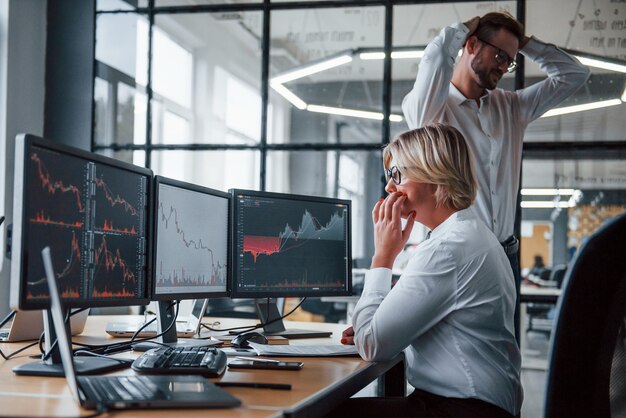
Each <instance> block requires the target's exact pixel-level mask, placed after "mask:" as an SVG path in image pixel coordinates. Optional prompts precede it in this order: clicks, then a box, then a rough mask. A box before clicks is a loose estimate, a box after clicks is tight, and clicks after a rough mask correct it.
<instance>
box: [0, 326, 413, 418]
mask: <svg viewBox="0 0 626 418" xmlns="http://www.w3.org/2000/svg"><path fill="white" fill-rule="evenodd" d="M125 318H127V317H124V316H90V317H89V320H88V322H87V327H86V329H85V332H84V333H83V335H81V336H80V337H74V341H77V342H85V343H89V344H107V343H111V342H117V341H122V340H121V339H117V338H116V339H114V338H111V337H103V335H105V334H104V327H105V324H106V322H109V321H120V320H124V319H125ZM219 321H220V323H221V324H220V327H222V328H227V327H230V326H235V325H241V324H242V323H243V324H244V325H245V323H246V321H242V320H233V319H222V318H220V319H219ZM207 322H211V319H210V318H207ZM247 322H248V323H249V322H254V321H247ZM286 326H287V327H288V328H289V326H293V327H297V328H310V329H320V330H330V331H333V336H332V339H328V338H324V339H314V340H291V343H292V344H302V345H306V344H319V343H324V342H326V343H328V342H331V341H332V343H338V342H339V339H340V338H341V331H343V329H344V328H345V325H341V324H321V323H308V322H307V323H290V322H286ZM23 346H24V344H22V343H3V344H0V348H1V349H2V350H3V351H4V352H5V353H11V352H13V351H15V350H17V349H18V348H20V347H23ZM38 353H39V350H38V349H37V348H35V347H33V348H31V349H29V350H27V351H26V352H25V354H20V355H18V356H17V357H15V358H14V359H11V360H9V361H4V360H2V359H0V415H3V416H19V415H22V416H23V415H29V416H58V415H62V416H68V415H69V416H78V415H81V414H82V415H85V414H87V412H88V411H86V410H83V409H81V408H80V407H79V406H78V405H77V403H76V402H74V400H73V399H72V397H71V394H70V392H69V389H68V387H67V384H66V381H65V379H64V378H46V377H29V376H16V375H15V374H14V373H13V372H12V368H13V367H15V366H16V365H18V364H21V363H26V362H29V361H34V360H33V359H31V358H29V357H28V355H30V354H38ZM137 355H138V354H136V353H132V352H126V353H121V354H118V355H117V356H118V357H123V358H133V357H136V356H137ZM403 358H404V357H403V355H402V354H401V355H399V356H398V357H397V358H395V359H393V360H391V361H387V362H378V363H369V362H365V361H363V360H361V359H360V358H358V357H326V358H320V357H315V358H313V357H306V358H299V359H298V360H299V361H302V362H304V368H303V369H302V370H299V371H276V370H271V371H270V370H238V371H230V370H227V371H226V373H225V374H224V375H223V376H222V377H221V378H217V379H212V380H214V381H217V380H221V381H225V382H231V381H246V382H250V381H257V382H272V383H291V385H292V390H291V391H276V390H270V389H247V388H227V389H226V390H228V392H230V393H232V394H233V395H234V396H236V397H237V398H239V399H240V400H241V401H242V406H241V407H238V408H233V409H220V410H219V412H217V411H216V412H215V414H216V415H219V416H220V417H278V416H289V417H292V416H322V415H324V414H325V413H327V412H329V411H330V410H332V409H333V408H334V407H335V406H337V405H338V404H340V403H341V402H342V401H343V400H344V399H347V398H349V397H350V396H351V395H353V394H355V393H356V392H358V391H359V390H361V389H362V388H364V387H365V386H367V385H368V384H369V383H370V382H372V381H374V380H376V379H377V378H379V377H383V379H381V380H380V381H379V390H380V392H382V393H381V394H388V395H400V394H404V390H405V379H404V362H403ZM133 373H134V372H133V371H132V370H130V369H125V370H123V371H119V372H116V374H119V375H132V374H133ZM207 413H208V412H207V410H206V409H203V410H185V412H184V414H185V417H186V418H187V417H206V415H207ZM172 414H173V413H172V411H168V410H144V411H141V410H132V411H119V412H115V413H112V415H114V416H133V417H150V418H156V417H161V416H163V417H171V416H172Z"/></svg>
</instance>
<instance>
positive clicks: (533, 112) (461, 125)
mask: <svg viewBox="0 0 626 418" xmlns="http://www.w3.org/2000/svg"><path fill="white" fill-rule="evenodd" d="M461 48H462V49H463V54H462V56H461V57H460V59H459V62H458V63H457V64H456V66H455V65H454V62H455V59H456V58H457V55H458V52H459V50H460V49H461ZM518 52H521V53H522V54H523V55H524V56H525V57H527V58H528V59H530V60H531V61H533V62H536V63H537V64H539V66H540V67H541V70H542V71H544V72H545V73H546V74H547V76H548V78H546V79H545V80H543V81H540V82H538V83H535V84H533V85H532V86H529V87H527V88H524V89H521V90H518V91H515V92H512V91H505V90H502V89H497V88H496V86H497V84H498V82H499V81H500V79H501V78H502V76H503V75H504V73H505V72H513V71H515V68H516V66H517V64H516V62H515V56H516V55H517V53H518ZM588 77H589V70H588V69H587V68H586V67H585V66H583V65H582V64H581V63H580V62H579V61H578V60H577V59H576V58H574V57H572V56H570V55H568V54H567V53H565V52H564V51H562V50H560V49H559V48H557V47H556V46H554V45H551V44H546V43H543V42H541V41H539V40H538V39H536V38H534V37H530V38H529V37H527V36H525V35H524V28H523V26H522V24H521V23H520V22H518V21H517V20H515V19H514V18H513V17H512V16H511V15H509V14H505V13H496V12H493V13H488V14H486V15H484V16H483V17H478V16H476V17H474V18H472V19H470V20H468V21H467V22H465V23H456V24H453V25H451V26H448V27H445V28H443V29H442V30H441V32H440V34H439V35H438V36H437V37H436V38H435V39H433V41H432V42H430V43H429V44H428V46H427V47H426V50H425V51H424V57H423V58H422V61H421V63H420V66H419V70H418V73H417V78H416V80H415V84H414V86H413V90H411V92H410V93H409V94H408V95H407V96H406V97H405V98H404V101H403V102H402V110H403V112H404V116H405V118H406V120H407V123H408V125H409V127H410V128H411V129H415V128H418V127H421V126H424V125H427V124H431V123H434V122H441V123H444V124H449V125H452V126H454V127H456V128H457V129H458V130H459V131H460V132H461V133H462V134H463V136H464V137H465V138H466V139H467V141H468V142H469V146H470V148H471V149H472V152H473V154H474V158H475V161H476V175H477V180H478V186H479V187H478V195H477V197H476V201H475V202H474V204H473V206H472V209H473V210H474V212H475V213H476V215H477V217H478V218H479V219H481V220H482V221H483V222H485V224H486V225H487V227H488V228H489V229H491V230H492V231H493V232H494V234H495V235H496V237H497V238H498V240H499V241H500V243H501V244H502V246H503V248H504V251H505V252H506V254H507V257H508V258H509V262H510V264H511V268H512V269H513V274H514V276H515V282H516V288H517V289H518V290H517V292H518V293H519V283H520V276H519V262H518V254H517V253H518V250H519V241H518V240H517V238H516V237H515V236H514V235H513V229H514V223H515V209H516V202H517V194H518V188H519V180H520V168H521V162H522V142H523V139H524V131H525V130H526V127H527V126H528V124H529V123H530V122H532V121H533V120H535V119H537V118H538V117H540V116H541V115H542V114H543V113H545V112H546V111H547V110H549V109H551V108H553V107H555V106H557V105H558V104H559V103H561V102H562V101H563V100H565V99H566V98H567V97H568V96H570V95H571V94H572V93H574V92H575V91H576V90H577V89H578V88H579V87H580V86H582V85H583V84H584V83H585V81H586V80H587V78H588ZM517 306H518V309H517V310H516V314H515V318H516V329H517V330H519V324H518V321H519V313H518V310H519V294H518V303H517Z"/></svg>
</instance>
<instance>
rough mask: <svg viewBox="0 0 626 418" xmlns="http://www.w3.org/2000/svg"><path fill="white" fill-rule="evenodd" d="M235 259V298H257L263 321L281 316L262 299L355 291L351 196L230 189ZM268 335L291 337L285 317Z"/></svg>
mask: <svg viewBox="0 0 626 418" xmlns="http://www.w3.org/2000/svg"><path fill="white" fill-rule="evenodd" d="M231 193H232V195H233V198H232V205H233V209H232V218H231V219H232V221H231V222H232V225H233V250H232V254H233V257H232V259H233V262H232V270H233V274H232V285H231V297H233V298H257V306H258V309H257V310H258V313H259V316H261V320H262V321H263V322H264V323H267V322H271V321H272V320H276V319H277V318H276V317H277V316H278V313H277V312H276V310H275V308H274V306H273V304H272V306H267V305H264V304H263V301H262V299H260V298H281V297H289V296H296V297H306V296H310V297H321V296H346V295H350V294H352V280H351V277H352V274H351V269H352V255H351V241H350V236H351V235H350V215H351V213H350V201H349V200H343V199H331V198H324V197H314V196H301V195H292V194H282V193H271V192H259V191H251V190H239V189H235V190H232V191H231ZM265 332H266V333H268V334H278V335H283V336H287V337H291V338H297V337H300V336H301V337H304V336H308V334H303V335H300V334H302V333H299V332H291V334H290V333H289V330H287V331H286V332H285V331H284V326H283V325H282V322H281V321H276V322H273V323H272V324H268V325H267V326H266V327H265Z"/></svg>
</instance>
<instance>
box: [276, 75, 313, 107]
mask: <svg viewBox="0 0 626 418" xmlns="http://www.w3.org/2000/svg"><path fill="white" fill-rule="evenodd" d="M270 85H271V86H272V88H273V89H274V90H276V92H277V93H278V94H280V95H281V96H283V97H284V98H285V99H287V101H288V102H289V103H291V104H292V105H294V106H295V107H297V108H298V109H300V110H304V109H306V103H304V101H303V100H302V99H300V98H299V97H298V96H296V95H295V94H293V93H292V92H291V90H289V89H288V88H287V87H285V86H283V85H282V84H280V83H274V82H272V83H270Z"/></svg>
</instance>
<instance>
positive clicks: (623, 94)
mask: <svg viewBox="0 0 626 418" xmlns="http://www.w3.org/2000/svg"><path fill="white" fill-rule="evenodd" d="M621 99H622V102H626V88H625V89H624V92H623V93H622V97H621Z"/></svg>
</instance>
